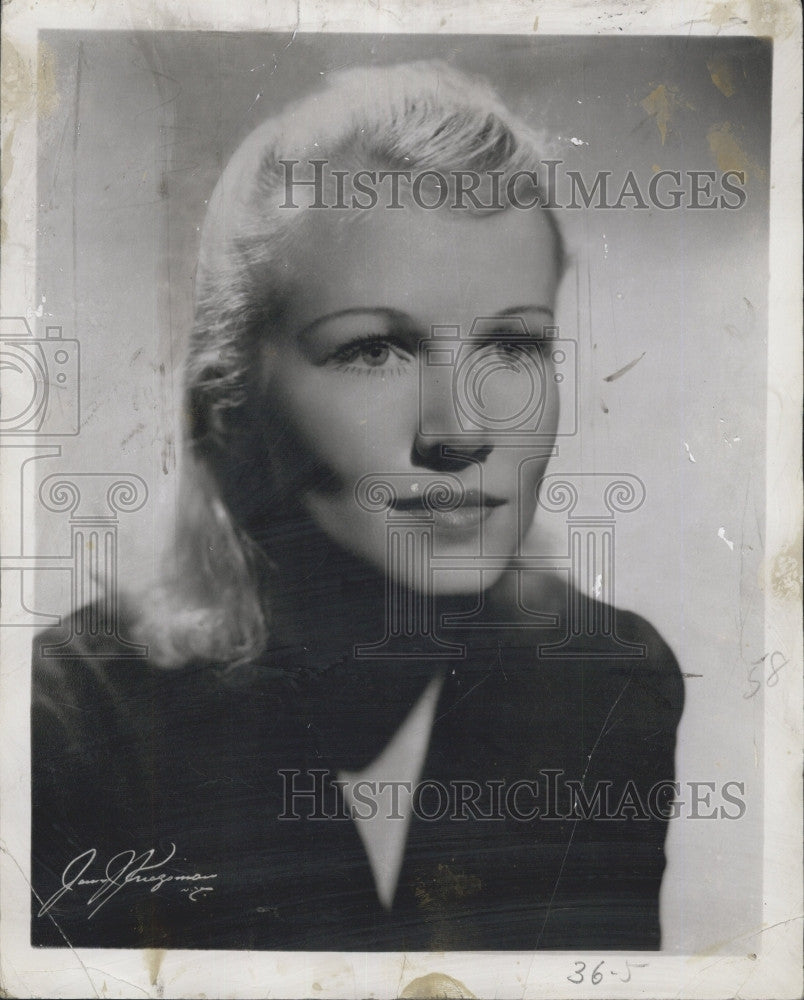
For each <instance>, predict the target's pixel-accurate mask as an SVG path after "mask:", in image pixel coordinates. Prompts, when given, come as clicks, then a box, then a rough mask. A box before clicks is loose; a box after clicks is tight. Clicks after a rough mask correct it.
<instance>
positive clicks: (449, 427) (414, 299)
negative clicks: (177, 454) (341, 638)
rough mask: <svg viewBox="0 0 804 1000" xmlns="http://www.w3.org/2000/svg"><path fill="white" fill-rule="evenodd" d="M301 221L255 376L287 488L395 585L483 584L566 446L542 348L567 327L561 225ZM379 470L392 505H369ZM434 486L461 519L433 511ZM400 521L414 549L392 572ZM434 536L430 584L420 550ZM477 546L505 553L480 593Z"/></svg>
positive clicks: (329, 217)
mask: <svg viewBox="0 0 804 1000" xmlns="http://www.w3.org/2000/svg"><path fill="white" fill-rule="evenodd" d="M306 214H307V216H309V217H311V218H310V219H309V222H307V221H306V222H305V224H304V228H305V237H304V238H303V239H300V240H298V241H297V244H296V247H295V250H294V251H293V252H292V254H291V257H290V259H289V260H288V272H289V273H290V274H292V275H293V276H294V279H293V285H292V287H291V289H290V294H289V295H288V305H287V308H286V310H285V312H284V314H283V318H282V330H281V331H279V332H271V333H266V336H265V339H264V340H263V341H262V343H261V344H260V347H259V361H258V365H257V373H256V374H257V383H256V386H255V389H256V392H255V397H254V398H255V402H256V419H257V420H258V421H259V422H260V423H261V425H262V427H263V428H264V434H263V439H264V440H265V442H266V446H267V447H268V448H269V449H270V453H271V468H272V475H273V476H274V478H275V479H277V480H278V483H275V485H278V486H279V488H280V492H281V493H283V494H284V495H285V496H288V495H291V496H293V497H294V499H295V500H297V501H298V502H300V503H301V505H302V506H303V508H304V509H305V510H306V512H307V514H308V515H309V516H310V517H311V518H312V519H313V521H314V522H315V523H316V524H317V526H318V527H319V528H320V529H322V530H323V531H324V532H325V533H326V534H327V535H328V536H329V537H330V538H331V539H332V540H333V541H335V542H336V543H338V544H339V545H340V546H341V547H342V548H344V549H346V550H347V551H349V552H351V553H352V554H354V555H356V556H358V557H359V558H361V559H362V560H364V561H366V562H368V563H369V564H370V565H372V566H373V567H375V568H376V569H379V570H380V571H382V572H391V573H392V574H393V575H394V576H396V577H397V578H399V579H400V582H405V583H407V584H410V585H412V586H414V587H416V588H418V589H430V590H432V591H434V592H437V593H467V592H472V591H477V590H478V588H479V586H482V587H483V588H486V587H488V586H490V585H491V584H492V583H493V582H494V581H495V580H496V579H497V578H498V577H499V575H500V573H501V572H502V564H503V563H504V559H505V558H507V557H510V556H511V555H513V554H515V553H516V552H517V551H518V550H519V546H520V543H521V541H522V538H523V535H524V534H525V532H526V531H527V530H528V528H529V526H530V524H531V521H532V519H533V516H534V512H535V505H536V486H537V483H538V481H539V479H540V478H541V476H542V474H543V472H544V468H545V466H546V464H547V455H548V454H549V452H550V450H551V448H552V444H553V438H554V435H555V428H556V422H557V416H558V405H557V395H556V390H557V385H556V384H554V383H555V373H554V371H553V369H552V362H551V359H550V354H549V351H547V350H545V349H544V348H545V345H544V343H542V342H541V337H542V328H543V327H544V326H549V325H551V324H553V323H554V319H553V308H554V302H555V293H556V285H557V280H558V274H557V265H556V262H555V256H556V254H555V250H556V243H555V236H554V234H553V231H552V229H551V227H550V225H549V223H548V221H547V220H546V218H545V216H544V215H543V214H542V213H541V212H525V211H515V210H511V209H509V210H507V211H504V212H498V213H495V214H489V215H486V216H471V215H467V213H466V212H459V211H449V210H438V211H426V210H423V209H421V208H419V207H415V206H412V207H409V206H406V207H405V208H403V209H397V210H389V209H385V210H383V209H376V210H370V211H365V212H361V211H353V212H351V213H349V215H348V217H346V218H344V214H345V213H341V214H339V213H338V212H336V211H334V210H331V211H322V212H312V211H310V212H307V213H306ZM476 320H480V323H476ZM438 327H442V328H443V327H447V328H452V329H447V330H443V329H442V330H434V328H438ZM473 327H474V332H473V333H472V331H473ZM434 333H435V334H436V337H434V336H433V335H434ZM430 340H435V341H436V343H434V344H433V347H434V348H435V350H431V349H430V348H429V347H428V345H427V343H426V342H427V341H430ZM442 340H443V343H439V342H441V341H442ZM547 346H548V347H549V343H548V345H547ZM534 414H535V415H534ZM518 415H519V416H518ZM518 420H519V423H517V421H518ZM523 428H524V429H525V430H526V431H528V432H529V431H534V433H532V434H531V433H525V434H524V436H523V433H522V430H523ZM367 476H370V477H375V478H376V480H383V481H385V482H387V483H389V484H391V490H392V493H391V494H387V493H380V494H379V495H380V496H381V497H391V499H390V502H387V501H383V499H380V500H379V502H377V503H373V502H372V501H373V500H375V499H376V497H377V494H375V493H374V491H372V490H371V489H370V486H371V482H373V481H374V480H373V479H371V480H366V479H365V477H367ZM436 483H446V484H447V486H446V490H445V493H444V494H442V499H444V498H446V506H447V507H451V508H452V509H448V510H443V511H436V512H432V511H431V510H430V508H429V507H428V505H427V504H426V502H425V501H424V499H423V498H424V497H425V496H426V495H429V494H428V488H432V487H433V485H434V484H436ZM394 524H396V527H397V528H398V529H399V530H401V531H402V532H403V533H405V532H408V533H409V534H410V536H411V537H412V539H413V540H414V543H413V544H411V545H410V550H409V552H408V554H407V555H405V554H404V552H403V553H402V556H401V558H399V559H396V560H394V561H393V563H392V564H390V565H389V563H388V561H387V560H388V550H389V546H388V537H389V534H388V533H389V531H392V532H393V531H394ZM425 534H427V535H430V536H431V537H432V555H433V557H434V558H433V561H432V569H433V570H434V571H435V572H433V574H432V575H431V576H430V575H429V574H427V573H424V572H423V567H422V564H421V556H420V555H414V553H415V552H421V545H419V544H416V543H415V539H416V537H417V536H418V535H422V536H423V535H425ZM481 552H482V554H483V555H484V556H488V557H497V558H496V559H495V560H494V561H493V566H491V567H490V568H487V569H486V570H485V571H484V573H483V575H482V583H481V576H480V574H479V573H478V569H479V567H480V563H479V562H478V557H479V556H480V554H481ZM500 557H503V558H502V559H501V558H500ZM439 560H441V561H442V564H443V565H442V568H440V569H439V568H438V564H439ZM424 569H426V567H424Z"/></svg>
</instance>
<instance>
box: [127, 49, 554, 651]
mask: <svg viewBox="0 0 804 1000" xmlns="http://www.w3.org/2000/svg"><path fill="white" fill-rule="evenodd" d="M538 146H539V140H538V138H537V136H536V134H535V133H534V132H533V130H532V129H530V128H529V127H528V126H527V125H525V124H524V123H523V122H521V121H519V120H518V119H517V118H516V117H515V116H514V115H512V114H511V113H510V112H509V111H508V110H507V109H506V108H505V106H504V105H503V104H502V103H501V102H500V100H499V98H498V97H497V95H496V94H495V92H494V91H493V90H492V89H491V88H490V87H489V86H488V85H487V84H486V83H485V82H484V81H480V80H476V79H473V78H470V77H468V76H466V75H465V74H463V73H461V72H459V71H458V70H455V69H453V68H451V67H449V66H447V65H446V64H444V63H441V62H414V63H405V64H398V65H392V66H380V67H360V68H354V69H349V70H344V71H339V72H336V73H333V74H331V75H330V76H329V77H328V78H327V79H326V81H325V87H324V89H323V90H321V91H319V92H316V93H313V94H311V95H309V96H307V97H305V98H303V99H302V100H300V101H298V102H296V103H293V104H291V105H289V106H288V107H286V108H285V109H284V110H283V111H282V112H281V113H280V114H279V115H277V116H276V117H274V118H271V119H269V120H268V121H266V122H264V123H263V124H262V125H260V126H258V127H257V128H256V129H255V130H254V131H253V132H251V134H250V135H249V136H247V138H246V139H245V141H244V142H243V143H242V145H241V146H240V147H239V148H238V150H237V151H236V152H235V154H234V156H233V157H232V158H231V160H230V161H229V163H228V164H227V166H226V168H225V170H224V171H223V174H222V175H221V177H220V180H219V181H218V183H217V185H216V187H215V191H214V193H213V195H212V197H211V199H210V202H209V207H208V211H207V215H206V219H205V221H204V226H203V230H202V236H201V248H200V252H199V260H198V269H197V276H196V297H195V318H194V324H193V329H192V333H191V337H190V343H189V349H188V355H187V362H186V369H185V390H186V400H187V414H188V423H189V426H188V428H187V435H186V442H185V454H184V462H183V470H182V484H181V488H180V498H179V503H180V523H179V527H178V531H177V533H176V538H175V542H174V545H173V552H172V557H171V560H170V566H169V567H168V568H167V570H166V573H165V576H164V578H163V580H162V583H161V584H160V586H159V587H157V588H156V589H155V590H154V591H153V592H152V593H151V594H150V595H149V597H148V598H147V599H146V600H144V601H142V602H140V612H139V620H138V622H137V623H136V628H137V631H138V633H139V635H140V636H141V637H142V639H143V640H144V641H146V642H147V643H148V644H149V647H150V651H151V656H152V659H153V660H154V662H157V663H158V664H160V665H162V666H165V667H170V666H180V665H182V664H184V663H187V662H190V661H195V662H198V661H205V662H216V663H219V664H222V665H234V664H238V663H242V662H245V661H247V660H249V659H251V658H253V657H254V656H256V655H257V654H259V653H260V652H261V651H262V650H263V649H264V648H265V645H266V642H267V639H268V633H269V622H270V594H269V593H266V590H267V589H269V588H267V587H266V582H265V581H266V566H265V560H264V556H263V554H262V553H261V551H260V549H259V546H258V545H257V544H256V543H255V542H254V541H253V540H252V539H251V537H250V535H249V532H248V529H247V525H246V523H245V522H244V519H243V518H242V517H241V516H240V515H239V513H238V510H237V505H238V504H237V497H236V496H234V495H232V494H231V491H229V492H228V493H227V484H229V483H230V482H231V481H232V476H231V471H232V468H233V467H234V466H237V467H239V468H240V469H245V468H247V466H248V455H249V449H250V448H252V447H253V443H254V442H253V437H252V434H251V432H250V429H249V426H248V420H247V419H246V418H245V416H244V408H245V404H246V401H247V398H248V392H249V370H250V366H251V358H252V356H253V354H252V351H253V345H254V342H255V338H256V337H257V336H258V334H259V335H261V336H265V335H266V332H267V331H268V330H269V329H270V327H271V326H272V324H274V325H275V323H276V322H277V319H278V317H279V313H280V309H281V303H282V296H283V292H284V279H283V270H284V269H285V268H284V267H283V265H284V264H285V262H286V258H287V255H288V249H289V247H290V246H291V245H292V242H293V240H294V239H296V238H298V234H299V232H300V226H301V220H302V219H303V218H304V217H305V211H304V210H302V209H299V210H292V209H291V210H289V209H288V208H284V209H283V208H282V207H280V206H282V204H283V203H284V202H285V198H286V189H285V183H286V167H285V166H283V163H282V161H283V160H284V161H287V160H295V161H298V162H302V161H304V160H312V159H335V160H337V161H338V162H339V163H346V164H355V165H357V166H359V167H366V166H369V165H371V164H378V165H382V166H383V167H384V168H387V169H404V170H411V171H414V170H420V171H425V170H438V171H440V172H443V173H446V172H449V171H454V170H461V171H475V172H478V173H480V172H485V171H492V170H494V171H500V172H502V173H505V174H508V175H511V174H513V173H514V172H516V171H520V170H531V171H533V170H536V169H537V166H538V164H539V153H538ZM547 215H548V217H550V215H551V213H550V212H549V211H548V212H547ZM550 221H551V226H552V227H553V231H554V233H555V237H556V255H557V258H558V259H559V262H560V261H561V260H562V257H563V245H562V241H561V236H560V233H559V231H558V228H557V226H556V224H555V222H554V221H553V220H552V218H551V220H550Z"/></svg>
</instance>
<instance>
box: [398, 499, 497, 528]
mask: <svg viewBox="0 0 804 1000" xmlns="http://www.w3.org/2000/svg"><path fill="white" fill-rule="evenodd" d="M507 503H508V501H507V500H504V499H502V498H501V497H495V496H492V495H490V494H488V493H480V491H478V490H475V489H470V490H466V491H465V492H464V494H463V496H462V497H461V498H460V500H458V498H457V496H453V497H450V496H449V495H446V496H445V495H444V494H440V495H439V496H438V497H436V498H433V499H432V500H431V502H430V503H426V502H425V500H424V498H423V497H422V496H413V497H404V498H401V499H397V500H395V501H394V502H393V503H392V504H391V507H392V508H393V509H394V510H397V511H409V512H411V513H414V514H419V515H420V516H421V518H422V520H423V521H425V522H427V521H430V522H431V523H433V524H434V525H435V526H436V527H437V528H442V529H446V530H448V531H452V532H456V533H457V532H472V531H474V530H475V529H477V528H478V527H479V526H480V525H481V524H483V522H484V521H487V520H488V518H490V517H491V515H492V514H493V513H494V511H495V510H496V509H497V508H498V507H503V506H505V505H506V504H507ZM428 515H429V516H428Z"/></svg>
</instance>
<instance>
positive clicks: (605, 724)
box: [523, 676, 632, 994]
mask: <svg viewBox="0 0 804 1000" xmlns="http://www.w3.org/2000/svg"><path fill="white" fill-rule="evenodd" d="M631 680H632V676H629V677H628V680H627V681H626V682H625V684H623V687H622V690H621V691H620V693H619V694H618V695H617V697H616V698H615V699H614V701H613V702H612V705H611V708H610V709H609V710H608V712H607V713H606V718H605V719H604V720H603V725H602V726H601V727H600V732H599V733H598V737H597V739H596V740H595V742H594V744H593V746H592V749H591V751H590V752H589V756H588V758H587V760H586V767H585V768H584V770H583V775H582V776H581V784H583V782H584V781H585V780H586V775H587V774H588V773H589V768H590V766H591V764H592V758H593V757H594V755H595V751H596V750H597V748H598V746H599V744H600V741H601V740H602V739H603V737H604V736H605V735H606V733H608V732H610V729H609V728H607V727H608V725H609V719H610V718H611V716H612V713H613V712H614V709H615V708H616V707H617V706H618V705H619V704H620V701H621V700H622V697H623V695H624V694H625V692H626V691H627V690H628V688H629V687H630V685H631ZM615 725H616V722H615V723H614V724H613V725H612V726H611V728H612V729H613V728H614V726H615ZM578 823H579V820H577V819H576V820H575V822H574V823H573V824H572V828H571V830H570V835H569V837H568V838H567V846H566V848H565V850H564V856H563V857H562V859H561V865H560V866H559V869H558V874H557V875H556V880H555V882H554V883H553V891H552V893H551V894H550V900H549V902H548V903H547V912H546V913H545V915H544V920H543V921H542V926H541V929H540V931H539V936H538V937H537V938H536V944H535V946H534V949H538V947H539V943H540V942H541V939H542V935H543V934H544V929H545V927H546V926H547V921H548V920H549V919H550V912H551V910H552V908H553V902H554V901H555V898H556V893H557V892H558V883H559V882H560V881H561V876H562V875H563V874H564V866H565V865H566V863H567V858H568V857H569V852H570V848H571V847H572V841H573V839H574V837H575V831H576V830H577V828H578ZM534 958H535V955H534ZM534 958H531V961H530V965H529V966H528V971H527V974H526V976H525V983H527V981H528V979H529V978H530V970H531V968H532V967H533V961H534ZM523 994H524V991H523Z"/></svg>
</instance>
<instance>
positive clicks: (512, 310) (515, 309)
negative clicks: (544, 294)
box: [497, 302, 554, 319]
mask: <svg viewBox="0 0 804 1000" xmlns="http://www.w3.org/2000/svg"><path fill="white" fill-rule="evenodd" d="M532 312H543V313H547V315H548V316H549V317H550V319H553V318H554V314H553V310H552V309H551V308H550V306H544V305H540V304H538V303H533V302H532V303H529V304H528V305H524V306H510V307H509V308H508V309H501V310H500V312H498V313H497V315H498V316H521V315H522V313H532Z"/></svg>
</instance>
